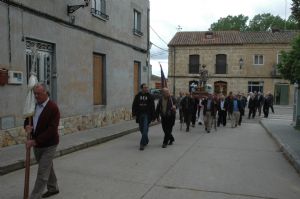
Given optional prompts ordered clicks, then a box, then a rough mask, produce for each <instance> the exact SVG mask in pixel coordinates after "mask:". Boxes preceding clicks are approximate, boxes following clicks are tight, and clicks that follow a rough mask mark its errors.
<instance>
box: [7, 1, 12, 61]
mask: <svg viewBox="0 0 300 199" xmlns="http://www.w3.org/2000/svg"><path fill="white" fill-rule="evenodd" d="M7 22H8V62H9V66H11V35H10V9H9V5H7Z"/></svg>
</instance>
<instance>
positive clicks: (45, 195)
mask: <svg viewBox="0 0 300 199" xmlns="http://www.w3.org/2000/svg"><path fill="white" fill-rule="evenodd" d="M58 193H59V191H58V190H57V191H51V192H50V191H47V192H46V193H44V194H43V195H42V198H48V197H50V196H53V195H55V194H58Z"/></svg>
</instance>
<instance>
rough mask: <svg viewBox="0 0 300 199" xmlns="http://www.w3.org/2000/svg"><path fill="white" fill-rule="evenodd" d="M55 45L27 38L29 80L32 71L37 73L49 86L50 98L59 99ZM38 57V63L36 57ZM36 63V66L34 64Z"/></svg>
mask: <svg viewBox="0 0 300 199" xmlns="http://www.w3.org/2000/svg"><path fill="white" fill-rule="evenodd" d="M53 57H54V45H53V44H49V43H43V42H39V41H34V40H26V73H27V82H28V79H29V76H30V72H31V71H33V72H35V73H36V76H37V79H38V81H39V82H41V83H44V84H46V85H47V86H48V89H49V94H50V98H51V99H52V100H54V101H56V100H57V86H56V77H57V74H56V68H55V65H54V62H53ZM35 58H36V64H34V59H35ZM34 65H35V66H34Z"/></svg>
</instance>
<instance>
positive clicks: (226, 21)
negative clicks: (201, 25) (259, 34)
mask: <svg viewBox="0 0 300 199" xmlns="http://www.w3.org/2000/svg"><path fill="white" fill-rule="evenodd" d="M247 21H248V17H246V16H244V15H242V14H240V15H239V16H231V15H228V16H227V17H225V18H220V19H219V20H218V22H216V23H213V24H211V26H210V29H209V30H211V31H219V30H238V31H245V30H246V29H247V24H246V23H247Z"/></svg>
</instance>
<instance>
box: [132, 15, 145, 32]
mask: <svg viewBox="0 0 300 199" xmlns="http://www.w3.org/2000/svg"><path fill="white" fill-rule="evenodd" d="M141 30H142V29H141V13H140V12H139V11H137V10H134V19H133V34H135V35H137V36H143V33H142V31H141Z"/></svg>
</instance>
